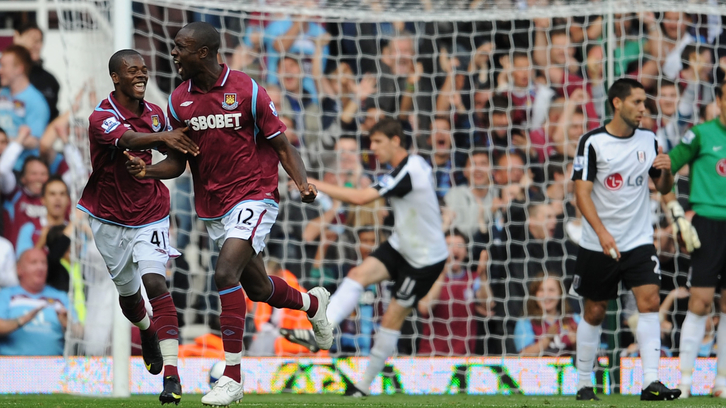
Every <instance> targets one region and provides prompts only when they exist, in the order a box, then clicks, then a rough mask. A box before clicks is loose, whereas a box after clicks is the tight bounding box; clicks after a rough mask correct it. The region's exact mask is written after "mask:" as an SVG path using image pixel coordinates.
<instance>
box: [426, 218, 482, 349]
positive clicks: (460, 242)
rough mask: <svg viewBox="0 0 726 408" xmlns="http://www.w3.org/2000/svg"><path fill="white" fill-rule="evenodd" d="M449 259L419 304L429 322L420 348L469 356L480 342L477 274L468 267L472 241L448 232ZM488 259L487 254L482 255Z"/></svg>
mask: <svg viewBox="0 0 726 408" xmlns="http://www.w3.org/2000/svg"><path fill="white" fill-rule="evenodd" d="M446 243H447V245H448V247H449V258H448V259H447V261H446V265H445V266H444V270H443V271H441V275H439V278H438V279H437V280H436V282H435V283H434V285H433V286H432V287H431V289H430V290H429V293H428V294H426V296H424V297H423V298H422V299H421V300H419V302H418V312H419V316H421V317H422V318H424V319H426V320H425V321H424V323H423V335H422V336H421V340H420V343H419V345H418V354H419V355H435V356H469V355H472V354H474V347H475V342H476V321H475V310H474V307H475V304H476V298H475V293H476V288H475V282H477V281H478V277H477V274H476V273H474V272H470V271H469V270H468V269H467V267H466V262H467V260H468V254H467V252H468V251H467V244H468V240H467V239H466V237H465V236H464V234H463V233H461V231H458V230H453V231H452V232H447V233H446ZM482 253H483V254H484V258H485V259H486V251H484V252H482Z"/></svg>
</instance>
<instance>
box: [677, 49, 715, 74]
mask: <svg viewBox="0 0 726 408" xmlns="http://www.w3.org/2000/svg"><path fill="white" fill-rule="evenodd" d="M710 49H711V47H710V46H708V45H706V44H700V43H696V44H693V43H692V44H688V45H686V46H685V47H684V48H683V51H681V62H682V64H683V68H684V69H685V68H690V67H691V64H690V60H691V56H692V55H693V54H701V53H702V52H704V51H709V50H710Z"/></svg>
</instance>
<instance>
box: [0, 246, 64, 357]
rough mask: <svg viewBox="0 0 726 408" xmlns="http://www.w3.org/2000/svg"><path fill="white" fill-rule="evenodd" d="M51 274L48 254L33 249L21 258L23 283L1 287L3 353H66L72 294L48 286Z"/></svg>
mask: <svg viewBox="0 0 726 408" xmlns="http://www.w3.org/2000/svg"><path fill="white" fill-rule="evenodd" d="M47 273H48V262H47V260H46V257H45V253H44V252H43V251H42V250H40V249H29V250H27V251H25V252H23V254H22V255H21V256H20V258H19V259H18V280H19V281H20V284H19V285H18V286H13V287H10V288H5V289H2V290H0V355H3V356H38V355H47V356H60V355H63V345H64V343H65V339H64V334H65V329H66V326H67V325H68V308H69V306H68V296H67V295H66V294H65V293H63V292H61V291H59V290H57V289H53V288H51V287H49V286H46V284H45V280H46V275H47ZM39 315H40V316H39Z"/></svg>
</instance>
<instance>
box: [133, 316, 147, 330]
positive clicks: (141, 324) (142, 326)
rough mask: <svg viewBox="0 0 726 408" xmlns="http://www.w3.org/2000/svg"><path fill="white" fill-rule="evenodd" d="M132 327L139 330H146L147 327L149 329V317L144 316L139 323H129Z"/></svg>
mask: <svg viewBox="0 0 726 408" xmlns="http://www.w3.org/2000/svg"><path fill="white" fill-rule="evenodd" d="M131 324H133V325H134V326H136V327H138V328H139V330H147V329H148V328H149V327H151V319H149V315H148V314H146V315H144V318H143V319H141V321H140V322H136V323H134V322H131Z"/></svg>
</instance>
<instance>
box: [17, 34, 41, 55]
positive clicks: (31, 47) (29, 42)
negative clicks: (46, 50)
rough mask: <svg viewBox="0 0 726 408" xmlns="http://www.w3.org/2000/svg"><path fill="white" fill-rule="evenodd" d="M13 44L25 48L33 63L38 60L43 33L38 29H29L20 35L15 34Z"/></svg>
mask: <svg viewBox="0 0 726 408" xmlns="http://www.w3.org/2000/svg"><path fill="white" fill-rule="evenodd" d="M13 43H14V44H18V45H22V46H23V47H25V48H27V50H28V51H29V52H30V58H32V59H33V61H38V60H40V51H41V50H42V49H43V33H42V32H41V31H40V30H39V29H37V28H31V29H28V30H25V32H24V33H22V34H17V33H16V35H15V37H14V38H13Z"/></svg>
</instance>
